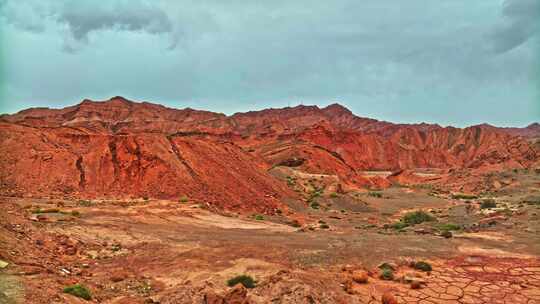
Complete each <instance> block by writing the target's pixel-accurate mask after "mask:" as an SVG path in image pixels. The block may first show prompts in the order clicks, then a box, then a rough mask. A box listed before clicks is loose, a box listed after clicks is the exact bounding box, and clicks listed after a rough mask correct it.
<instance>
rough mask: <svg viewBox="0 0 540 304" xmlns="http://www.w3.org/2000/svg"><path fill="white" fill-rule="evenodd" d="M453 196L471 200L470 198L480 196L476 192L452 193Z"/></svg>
mask: <svg viewBox="0 0 540 304" xmlns="http://www.w3.org/2000/svg"><path fill="white" fill-rule="evenodd" d="M452 198H453V199H458V200H470V199H477V198H478V196H476V195H474V194H465V193H452Z"/></svg>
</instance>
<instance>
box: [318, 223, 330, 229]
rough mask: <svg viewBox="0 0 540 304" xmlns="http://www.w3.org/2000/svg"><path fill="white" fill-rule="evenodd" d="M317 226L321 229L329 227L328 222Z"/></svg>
mask: <svg viewBox="0 0 540 304" xmlns="http://www.w3.org/2000/svg"><path fill="white" fill-rule="evenodd" d="M319 227H320V228H321V229H328V228H330V226H328V224H321V225H320V226H319Z"/></svg>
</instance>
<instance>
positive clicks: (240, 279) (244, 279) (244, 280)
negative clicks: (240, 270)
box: [227, 274, 256, 288]
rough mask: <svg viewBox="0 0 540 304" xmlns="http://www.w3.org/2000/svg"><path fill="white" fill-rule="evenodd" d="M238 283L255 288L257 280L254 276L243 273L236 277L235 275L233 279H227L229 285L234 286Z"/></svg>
mask: <svg viewBox="0 0 540 304" xmlns="http://www.w3.org/2000/svg"><path fill="white" fill-rule="evenodd" d="M238 283H240V284H242V285H244V287H245V288H255V283H256V282H255V280H253V278H252V277H250V276H248V275H245V274H243V275H239V276H236V277H234V278H232V279H229V280H228V281H227V286H229V287H233V286H235V285H236V284H238Z"/></svg>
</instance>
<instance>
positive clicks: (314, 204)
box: [309, 202, 321, 209]
mask: <svg viewBox="0 0 540 304" xmlns="http://www.w3.org/2000/svg"><path fill="white" fill-rule="evenodd" d="M309 206H310V207H311V208H313V209H319V208H320V207H321V205H319V203H317V202H312V203H311V204H310V205H309Z"/></svg>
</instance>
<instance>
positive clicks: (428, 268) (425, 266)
mask: <svg viewBox="0 0 540 304" xmlns="http://www.w3.org/2000/svg"><path fill="white" fill-rule="evenodd" d="M414 268H415V269H418V270H422V271H431V270H432V268H431V265H430V264H429V263H428V262H424V261H420V262H416V263H415V264H414Z"/></svg>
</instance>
